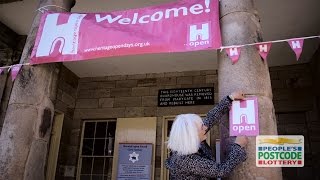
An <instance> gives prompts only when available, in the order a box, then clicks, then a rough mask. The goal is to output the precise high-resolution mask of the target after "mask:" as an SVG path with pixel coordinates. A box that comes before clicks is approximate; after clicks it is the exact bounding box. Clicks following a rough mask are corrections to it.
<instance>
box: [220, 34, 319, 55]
mask: <svg viewBox="0 0 320 180" xmlns="http://www.w3.org/2000/svg"><path fill="white" fill-rule="evenodd" d="M315 38H320V35H319V36H306V37H299V38H290V39H282V40H275V41H264V42H257V43H250V44H242V45H231V46H221V47H220V52H221V51H222V50H223V49H226V48H235V47H244V46H253V45H259V44H265V43H279V42H287V41H289V40H297V39H315Z"/></svg>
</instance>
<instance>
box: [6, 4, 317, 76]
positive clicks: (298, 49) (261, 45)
mask: <svg viewBox="0 0 320 180" xmlns="http://www.w3.org/2000/svg"><path fill="white" fill-rule="evenodd" d="M42 8H43V7H42ZM39 9H40V8H39ZM40 10H41V9H40ZM315 38H320V35H318V36H306V37H299V38H290V39H282V40H275V41H265V42H257V43H249V44H241V45H231V46H221V47H220V52H222V51H223V50H224V49H225V50H226V53H227V55H228V56H229V58H230V59H231V61H232V64H235V63H237V62H238V60H239V58H240V54H241V47H245V46H256V47H257V50H258V51H259V54H260V56H261V57H262V58H263V59H264V60H266V58H267V55H268V53H269V51H270V48H271V44H273V43H280V42H288V43H289V45H290V47H291V48H292V50H293V51H294V52H295V54H296V58H297V60H298V59H299V57H300V55H301V53H302V48H303V41H304V40H305V39H315ZM30 65H31V66H32V65H33V64H30V63H23V64H14V65H10V66H2V67H0V74H1V73H2V72H4V70H5V69H8V72H10V70H11V76H12V81H14V79H15V77H16V76H17V74H18V73H19V71H20V69H21V67H22V66H30Z"/></svg>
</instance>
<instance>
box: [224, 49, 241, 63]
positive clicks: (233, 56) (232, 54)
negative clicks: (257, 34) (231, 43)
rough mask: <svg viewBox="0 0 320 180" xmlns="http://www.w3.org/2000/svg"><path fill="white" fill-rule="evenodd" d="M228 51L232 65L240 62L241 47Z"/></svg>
mask: <svg viewBox="0 0 320 180" xmlns="http://www.w3.org/2000/svg"><path fill="white" fill-rule="evenodd" d="M226 51H227V54H228V56H229V58H230V59H231V61H232V64H235V63H236V62H238V60H239V57H240V53H241V50H240V47H233V48H227V49H226Z"/></svg>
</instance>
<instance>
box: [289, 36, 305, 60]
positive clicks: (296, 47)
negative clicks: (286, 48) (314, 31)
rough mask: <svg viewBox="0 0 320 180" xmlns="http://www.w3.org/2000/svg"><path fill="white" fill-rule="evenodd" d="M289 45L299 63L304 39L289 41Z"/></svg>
mask: <svg viewBox="0 0 320 180" xmlns="http://www.w3.org/2000/svg"><path fill="white" fill-rule="evenodd" d="M288 43H289V45H290V47H291V49H292V50H293V51H294V53H296V58H297V61H298V60H299V58H300V55H301V53H302V48H303V39H291V40H288Z"/></svg>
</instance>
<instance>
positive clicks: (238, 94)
mask: <svg viewBox="0 0 320 180" xmlns="http://www.w3.org/2000/svg"><path fill="white" fill-rule="evenodd" d="M230 98H233V99H234V100H242V99H244V94H243V92H242V91H236V92H233V93H231V97H230Z"/></svg>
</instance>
